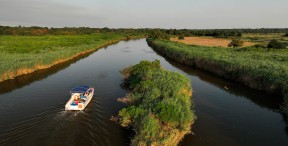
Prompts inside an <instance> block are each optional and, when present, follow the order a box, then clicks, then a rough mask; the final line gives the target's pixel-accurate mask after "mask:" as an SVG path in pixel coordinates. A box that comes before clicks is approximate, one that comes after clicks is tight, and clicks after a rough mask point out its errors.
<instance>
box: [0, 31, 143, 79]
mask: <svg viewBox="0 0 288 146" xmlns="http://www.w3.org/2000/svg"><path fill="white" fill-rule="evenodd" d="M131 37H132V38H133V37H134V36H131ZM136 37H141V36H140V35H139V36H136ZM142 37H143V36H142ZM126 38H127V36H126V35H124V34H116V33H98V34H91V35H58V36H54V35H47V36H1V37H0V42H1V44H0V56H1V58H0V81H4V80H7V79H12V78H14V77H16V76H19V75H23V74H28V73H31V72H34V71H37V70H39V69H45V68H49V67H51V66H53V65H56V64H59V63H62V62H65V61H67V60H70V59H72V58H74V57H77V56H79V55H81V54H85V53H89V52H92V51H95V50H96V49H97V48H101V47H103V46H105V45H108V44H111V43H113V42H117V41H120V40H124V39H126Z"/></svg>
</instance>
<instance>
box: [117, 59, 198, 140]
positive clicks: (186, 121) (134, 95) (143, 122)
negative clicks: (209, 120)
mask: <svg viewBox="0 0 288 146" xmlns="http://www.w3.org/2000/svg"><path fill="white" fill-rule="evenodd" d="M122 74H123V76H124V78H125V81H126V84H127V85H128V86H129V87H130V88H131V89H132V92H131V93H130V94H128V95H127V96H126V97H124V98H128V99H129V100H125V101H129V103H130V104H129V106H128V107H126V108H124V109H122V110H121V111H120V112H119V117H120V124H121V125H122V126H124V127H127V126H130V125H131V126H133V127H134V129H135V131H136V135H135V136H134V138H133V140H132V145H177V143H178V142H179V141H180V140H181V139H182V138H183V136H184V135H185V134H186V133H188V132H189V131H190V129H191V124H192V123H193V122H194V120H195V115H194V113H193V112H192V111H191V95H192V90H191V84H190V81H189V79H188V78H187V77H185V76H183V75H181V74H179V73H175V72H169V71H166V70H164V69H162V68H161V66H160V61H157V60H156V61H154V62H149V61H141V62H140V63H139V64H137V65H134V66H132V67H128V68H126V69H124V70H123V71H122Z"/></svg>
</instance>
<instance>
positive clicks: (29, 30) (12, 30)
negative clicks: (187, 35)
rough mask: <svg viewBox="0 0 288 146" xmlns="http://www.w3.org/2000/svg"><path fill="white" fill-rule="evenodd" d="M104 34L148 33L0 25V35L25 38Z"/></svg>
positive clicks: (133, 30) (147, 31) (143, 30)
mask: <svg viewBox="0 0 288 146" xmlns="http://www.w3.org/2000/svg"><path fill="white" fill-rule="evenodd" d="M103 32H104V33H106V32H117V33H125V34H131V33H149V32H150V30H149V29H132V28H131V29H130V28H121V29H111V28H107V27H104V28H89V27H64V28H53V27H51V28H48V27H38V26H32V27H23V26H17V27H10V26H1V25H0V35H25V36H30V35H31V36H38V35H78V34H93V33H103Z"/></svg>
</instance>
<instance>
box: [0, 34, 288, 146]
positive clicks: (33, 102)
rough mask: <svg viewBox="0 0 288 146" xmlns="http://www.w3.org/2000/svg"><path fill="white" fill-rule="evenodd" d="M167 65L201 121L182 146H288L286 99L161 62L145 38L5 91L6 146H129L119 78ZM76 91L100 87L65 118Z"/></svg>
mask: <svg viewBox="0 0 288 146" xmlns="http://www.w3.org/2000/svg"><path fill="white" fill-rule="evenodd" d="M144 59H145V60H150V61H152V60H155V59H158V60H160V61H161V65H162V66H164V67H165V68H166V69H168V70H171V71H176V72H180V73H183V74H185V75H187V76H188V77H189V78H190V79H191V81H192V82H191V83H192V87H193V101H194V106H195V107H194V110H195V112H196V115H197V117H198V118H197V121H196V123H195V124H194V125H193V128H192V131H193V133H194V135H193V134H189V135H187V136H186V137H185V138H184V140H183V141H182V142H181V145H288V136H287V127H286V122H285V121H284V119H283V117H282V115H281V114H280V113H278V112H277V111H278V109H279V104H280V103H281V98H279V97H278V95H271V94H266V93H263V92H260V91H255V90H252V89H249V88H246V87H244V86H242V85H239V84H237V83H234V82H231V81H227V80H224V79H221V78H218V77H216V76H214V75H212V74H210V73H206V72H203V71H201V70H198V69H194V68H191V67H187V66H183V65H180V64H178V63H175V62H173V61H171V60H168V59H165V58H163V57H161V55H159V54H157V53H155V52H154V51H153V50H152V49H151V48H149V47H148V46H147V44H146V41H145V40H144V39H141V40H131V41H122V42H120V43H118V44H116V45H112V46H109V47H106V48H103V49H101V50H98V51H97V52H95V53H93V54H91V55H87V56H83V57H82V58H78V59H76V60H73V61H70V62H68V63H64V64H61V65H57V66H55V67H53V68H51V69H48V70H42V71H39V72H36V73H33V74H30V75H24V76H21V77H18V78H16V79H15V80H9V81H6V82H4V83H1V84H0V99H2V100H1V101H5V104H1V106H0V109H1V110H0V116H1V117H5V118H1V120H0V129H1V130H0V145H29V146H30V145H113V146H114V145H128V144H129V141H130V137H131V134H133V133H132V132H131V131H129V130H127V129H124V128H121V127H120V126H119V125H117V124H115V123H114V122H112V121H110V120H109V119H110V117H111V116H112V115H116V114H117V113H118V111H119V110H120V109H121V108H123V107H124V106H125V105H123V104H122V103H119V102H117V100H116V99H117V98H118V97H123V96H125V94H126V93H127V92H128V91H127V90H126V89H125V88H122V87H121V86H120V85H121V83H122V82H123V80H122V77H121V75H120V73H119V71H120V70H121V69H122V68H124V67H126V66H128V65H133V64H136V63H138V62H139V61H141V60H144ZM75 85H91V86H94V87H95V95H94V98H93V100H92V101H91V103H90V104H89V105H88V106H87V107H86V109H85V110H84V111H81V112H71V111H70V112H67V111H64V105H65V103H66V102H67V100H68V99H69V90H70V89H71V88H72V87H73V86H75Z"/></svg>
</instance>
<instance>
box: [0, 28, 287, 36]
mask: <svg viewBox="0 0 288 146" xmlns="http://www.w3.org/2000/svg"><path fill="white" fill-rule="evenodd" d="M99 32H118V33H147V34H148V33H162V34H167V35H178V36H179V35H183V36H214V37H231V36H232V37H241V36H242V34H243V33H286V36H288V28H283V29H282V28H266V29H151V28H140V29H132V28H121V29H113V28H107V27H104V28H89V27H64V28H53V27H51V28H48V27H38V26H32V27H24V26H16V27H11V26H1V25H0V35H35V36H37V35H47V34H51V35H75V34H93V33H99Z"/></svg>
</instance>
